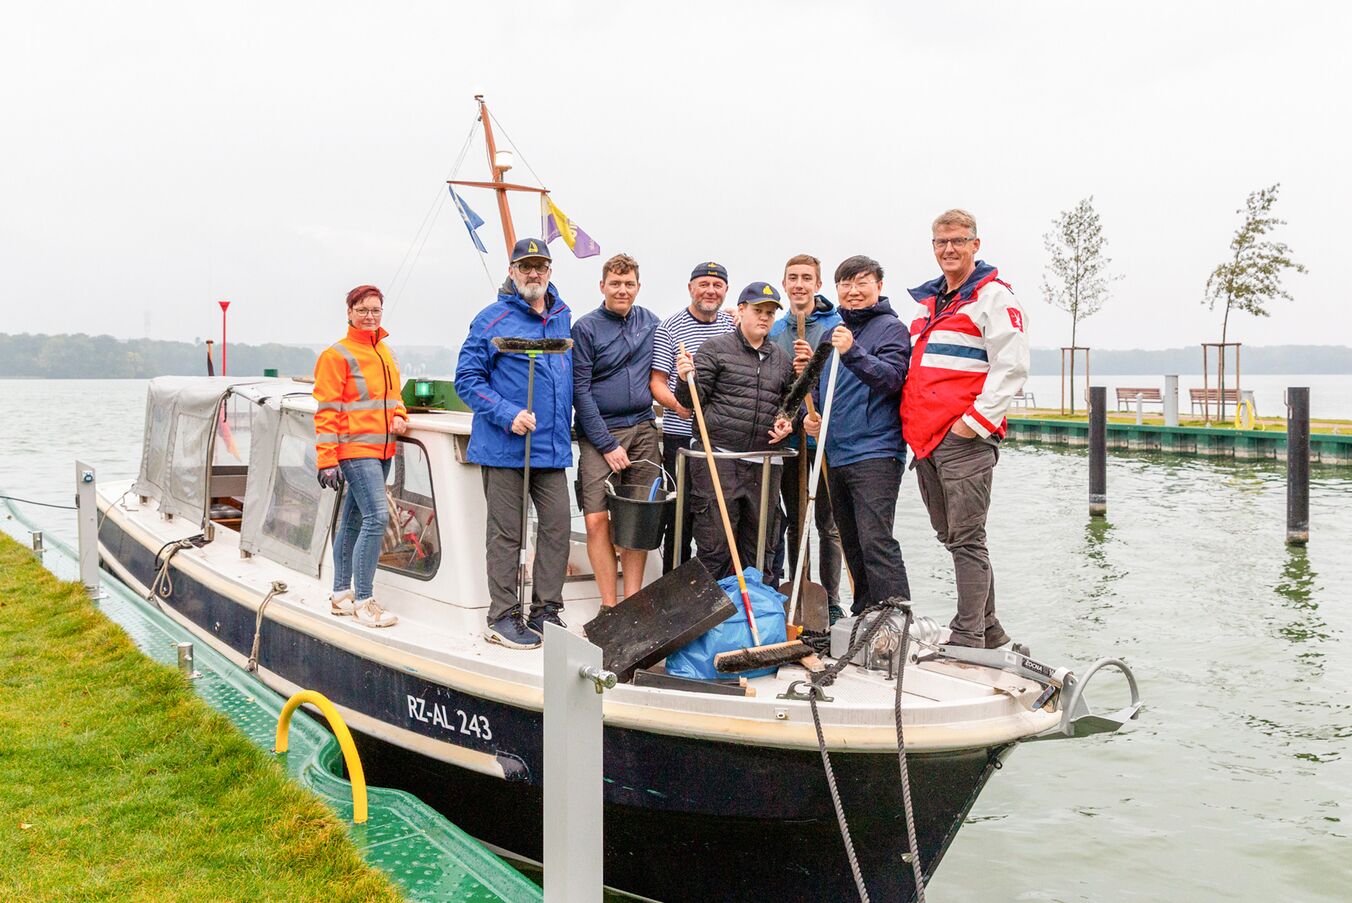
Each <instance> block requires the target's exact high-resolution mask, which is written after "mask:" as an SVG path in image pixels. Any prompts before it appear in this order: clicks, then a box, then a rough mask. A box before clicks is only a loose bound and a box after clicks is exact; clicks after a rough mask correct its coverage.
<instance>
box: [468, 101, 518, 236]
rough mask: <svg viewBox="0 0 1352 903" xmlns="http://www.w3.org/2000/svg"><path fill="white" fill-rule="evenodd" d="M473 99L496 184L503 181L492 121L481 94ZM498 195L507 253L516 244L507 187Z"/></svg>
mask: <svg viewBox="0 0 1352 903" xmlns="http://www.w3.org/2000/svg"><path fill="white" fill-rule="evenodd" d="M474 99H475V100H477V101H478V102H479V120H480V121H481V122H483V124H484V143H485V144H486V145H488V169H489V171H490V172H492V173H493V182H494V183H495V184H497V185H498V186H502V185H504V184H505V183H504V182H503V179H502V168H501V167H499V166H498V148H497V146H496V145H495V144H494V143H493V123H492V120H491V119H490V118H489V115H488V102H487V101H485V100H484V96H483V95H482V94H476V95H474ZM495 190H496V191H497V195H498V215H499V216H501V217H502V237H503V238H504V239H505V240H506V242H507V254H508V256H510V255H511V253H512V247H513V246H514V245H515V244H516V230H515V229H514V228H512V211H511V208H510V207H508V206H507V189H506V188H503V187H498V188H497V189H495Z"/></svg>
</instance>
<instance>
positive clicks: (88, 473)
mask: <svg viewBox="0 0 1352 903" xmlns="http://www.w3.org/2000/svg"><path fill="white" fill-rule="evenodd" d="M75 508H76V511H75V526H76V534H77V535H78V536H79V550H80V582H81V583H82V584H84V588H85V590H86V591H87V592H88V593H89V594H90V595H91V596H94V597H95V598H98V595H99V523H98V513H99V509H98V505H97V504H96V503H95V501H94V468H92V467H90V466H89V465H88V464H85V463H84V462H83V461H76V462H75Z"/></svg>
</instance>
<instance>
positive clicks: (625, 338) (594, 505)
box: [573, 254, 662, 608]
mask: <svg viewBox="0 0 1352 903" xmlns="http://www.w3.org/2000/svg"><path fill="white" fill-rule="evenodd" d="M638 291H639V280H638V261H637V260H635V259H634V258H632V257H630V256H629V255H628V254H616V255H615V256H614V257H612V258H610V259H609V260H607V261H606V262H605V265H604V266H603V267H602V268H601V297H602V299H603V300H602V301H601V306H600V307H598V308H597V309H596V310H594V311H592V312H591V313H588V314H586V315H584V316H583V317H581V318H580V319H579V320H578V321H577V322H576V323H574V324H573V407H574V408H576V409H577V448H578V462H577V504H578V507H579V508H581V509H582V516H583V518H584V520H585V521H586V524H587V557H588V558H589V559H591V565H592V572H593V573H594V574H595V575H596V586H597V589H599V590H600V592H601V604H602V605H603V606H605V607H607V608H609V607H610V606H612V605H614V604H616V602H618V601H619V600H618V599H617V598H616V586H615V584H616V572H615V546H614V545H613V544H612V543H611V535H610V514H609V513H608V512H607V510H606V508H607V506H606V485H605V484H606V480H607V479H608V478H609V477H610V476H611V474H620V475H621V481H622V482H623V483H624V484H626V485H644V486H650V485H652V482H653V480H654V479H655V478H656V479H660V478H661V473H662V472H661V470H660V469H659V463H658V462H659V461H661V459H662V451H661V449H660V448H659V446H658V436H659V433H658V429H657V418H656V417H655V416H653V393H652V388H651V387H650V385H649V379H650V373H651V365H652V357H653V333H655V332H656V331H657V324H658V322H659V321H658V319H657V314H655V313H653V312H652V311H650V310H648V309H646V308H643V307H639V306H638V305H636V304H635V303H634V301H635V299H636V298H637V297H638ZM647 558H648V553H647V552H646V551H644V550H642V549H621V550H620V564H621V566H622V569H623V571H624V595H625V598H628V597H629V596H632V595H633V594H634V593H636V592H638V591H639V589H640V588H642V586H643V566H644V563H645V562H646V560H647Z"/></svg>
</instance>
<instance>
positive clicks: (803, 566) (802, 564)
mask: <svg viewBox="0 0 1352 903" xmlns="http://www.w3.org/2000/svg"><path fill="white" fill-rule="evenodd" d="M797 317H798V339H799V341H802V342H806V341H807V317H805V316H804V315H803V314H801V313H800V314H798V315H797ZM803 400H804V401H806V402H807V412H808V413H809V414H811V413H813V411H812V390H811V389H810V388H809V389H808V392H807V395H806V397H805V398H804V399H803ZM798 455H799V457H798V535H799V536H802V535H803V531H805V530H807V529H808V526H807V524H808V520H807V496H808V493H807V468H806V467H805V466H804V465H805V464H806V463H807V430H805V429H803V427H802V425H801V424H800V425H799V427H798ZM797 560H798V570H800V571H802V572H803V579H804V580H811V579H812V563H811V562H810V561H808V560H807V559H806V558H802V557H799V558H798V559H797ZM794 579H795V580H796V579H798V575H797V574H794ZM789 623H790V624H792V623H793V622H792V621H789Z"/></svg>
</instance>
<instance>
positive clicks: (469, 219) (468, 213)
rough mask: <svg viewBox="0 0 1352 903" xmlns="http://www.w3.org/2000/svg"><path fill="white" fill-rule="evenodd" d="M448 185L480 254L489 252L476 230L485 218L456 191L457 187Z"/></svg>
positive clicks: (456, 206) (456, 207)
mask: <svg viewBox="0 0 1352 903" xmlns="http://www.w3.org/2000/svg"><path fill="white" fill-rule="evenodd" d="M446 187H447V189H449V190H450V192H451V200H452V201H454V202H455V209H456V210H458V211H460V218H461V219H462V220H464V221H465V228H466V229H468V230H469V237H470V238H472V239H474V247H476V248H478V249H479V253H480V254H487V253H488V249H487V248H485V247H484V243H483V242H482V241H480V240H479V233H477V232H475V231H474V230H475V229H477V228H479V227H480V226H482V225H483V224H484V221H483V218H482V217H480V216H479V214H477V213H475V212H474V211H473V210H471V209H469V204H466V203H465V201H464V199H462V198H461V197H460V195H458V194H456V193H455V188H454V187H453V186H451V185H447V186H446Z"/></svg>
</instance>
